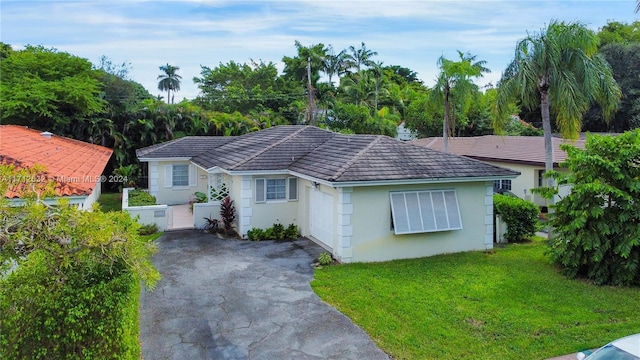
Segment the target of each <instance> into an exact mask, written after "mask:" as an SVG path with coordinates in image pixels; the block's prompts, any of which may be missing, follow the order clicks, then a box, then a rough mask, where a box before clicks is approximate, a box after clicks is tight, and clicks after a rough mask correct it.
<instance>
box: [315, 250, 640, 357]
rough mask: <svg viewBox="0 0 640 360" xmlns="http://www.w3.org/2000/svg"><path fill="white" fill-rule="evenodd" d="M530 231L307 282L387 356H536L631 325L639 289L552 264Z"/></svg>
mask: <svg viewBox="0 0 640 360" xmlns="http://www.w3.org/2000/svg"><path fill="white" fill-rule="evenodd" d="M545 249H546V244H545V243H544V242H543V241H542V240H540V239H539V240H537V241H534V242H532V243H526V244H513V245H508V246H507V247H505V248H500V249H496V250H495V251H494V252H492V253H488V252H487V253H485V252H467V253H459V254H449V255H441V256H434V257H429V258H422V259H413V260H399V261H391V262H384V263H369V264H345V265H337V266H329V267H324V268H322V269H317V270H316V273H315V278H314V280H313V281H312V283H311V286H312V288H313V289H314V291H315V292H316V293H317V294H318V295H319V296H320V297H321V298H322V299H323V300H324V301H326V302H327V303H329V304H331V305H333V306H335V307H336V308H337V309H338V310H340V311H341V312H342V313H344V314H346V315H347V316H349V317H350V318H351V319H352V320H353V321H354V322H355V323H357V324H358V325H359V326H360V327H362V328H363V329H364V330H365V331H366V332H367V333H368V334H369V335H370V336H371V338H372V339H373V340H374V341H375V342H376V343H377V344H378V345H379V346H380V347H381V348H382V349H383V350H384V351H386V352H387V353H388V354H390V355H391V356H392V357H393V358H394V359H544V358H549V357H553V356H558V355H563V354H566V353H571V352H576V351H580V350H583V349H587V348H595V347H599V346H602V345H603V344H604V343H606V342H608V341H610V340H613V339H616V338H618V337H622V336H625V335H629V334H633V333H637V332H638V331H639V329H640V316H638V309H640V288H637V287H636V288H616V287H599V286H595V285H592V284H590V283H588V282H586V281H583V280H569V279H567V278H565V277H564V276H563V275H561V274H560V273H559V272H558V269H557V268H556V267H555V266H554V265H553V264H551V263H550V261H549V260H548V258H547V256H545V254H544V252H545Z"/></svg>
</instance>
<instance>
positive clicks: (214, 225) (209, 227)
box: [203, 217, 220, 234]
mask: <svg viewBox="0 0 640 360" xmlns="http://www.w3.org/2000/svg"><path fill="white" fill-rule="evenodd" d="M203 219H204V221H205V224H204V229H205V230H206V231H208V232H210V233H212V234H215V233H217V232H219V231H220V220H218V219H212V218H208V217H205V218H203Z"/></svg>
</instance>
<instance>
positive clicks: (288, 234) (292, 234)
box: [284, 224, 300, 239]
mask: <svg viewBox="0 0 640 360" xmlns="http://www.w3.org/2000/svg"><path fill="white" fill-rule="evenodd" d="M298 235H300V232H299V231H298V225H296V224H289V226H288V227H287V229H286V230H285V231H284V238H285V239H295V238H297V237H298Z"/></svg>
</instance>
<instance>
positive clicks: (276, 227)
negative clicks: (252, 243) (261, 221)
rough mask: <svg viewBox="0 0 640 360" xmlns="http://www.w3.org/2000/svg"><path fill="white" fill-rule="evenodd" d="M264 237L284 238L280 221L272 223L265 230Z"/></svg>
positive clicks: (272, 238)
mask: <svg viewBox="0 0 640 360" xmlns="http://www.w3.org/2000/svg"><path fill="white" fill-rule="evenodd" d="M265 237H266V238H267V239H268V240H284V225H282V224H280V223H276V224H273V226H271V227H270V228H268V229H267V230H265Z"/></svg>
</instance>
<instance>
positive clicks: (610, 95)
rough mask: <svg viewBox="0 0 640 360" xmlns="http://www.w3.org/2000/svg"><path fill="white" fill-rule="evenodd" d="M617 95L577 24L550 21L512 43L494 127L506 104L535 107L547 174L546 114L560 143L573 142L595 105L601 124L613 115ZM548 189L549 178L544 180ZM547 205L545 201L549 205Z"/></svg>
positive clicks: (593, 42)
mask: <svg viewBox="0 0 640 360" xmlns="http://www.w3.org/2000/svg"><path fill="white" fill-rule="evenodd" d="M620 96H621V92H620V88H619V87H618V84H617V83H616V81H615V79H614V78H613V73H612V71H611V67H610V66H609V63H607V61H606V60H605V59H604V57H602V56H601V55H600V54H599V53H598V39H597V37H596V35H595V34H594V32H593V31H591V30H589V29H587V28H586V27H585V26H584V25H583V24H581V23H578V22H576V23H566V24H565V23H564V22H556V21H552V22H551V23H550V24H549V26H548V27H547V28H546V29H542V30H541V31H540V32H539V33H534V34H532V35H528V36H527V37H525V38H524V39H521V40H519V41H518V43H517V45H516V51H515V57H514V59H513V61H512V62H511V63H510V64H509V65H508V67H507V69H506V70H505V72H504V73H503V74H502V79H501V80H500V83H499V86H498V94H497V97H496V105H497V108H498V113H499V114H501V115H502V116H498V117H497V118H496V119H495V121H494V127H495V128H496V129H498V130H500V129H503V128H504V126H505V123H504V120H503V119H506V117H505V116H504V115H505V112H507V111H508V110H507V107H508V103H509V101H510V100H511V99H512V98H514V97H519V99H520V101H521V103H522V104H523V105H524V106H526V107H528V108H530V109H535V108H536V107H538V106H540V109H541V115H542V128H543V130H544V148H545V171H550V170H553V146H552V143H551V119H550V111H553V114H554V115H555V120H556V121H555V122H556V126H557V127H558V129H559V131H560V133H561V134H562V136H563V137H565V138H570V139H575V138H577V137H578V133H579V132H580V130H581V126H582V116H583V115H584V113H585V112H586V111H587V110H588V109H589V107H590V105H591V103H592V102H594V101H595V102H597V103H598V104H599V105H600V106H601V108H602V113H603V116H604V118H605V119H606V120H608V119H610V118H611V116H612V115H613V114H614V113H615V111H616V109H617V106H618V102H619V100H620ZM547 185H548V186H549V187H553V185H554V181H553V178H551V177H548V178H547ZM552 203H553V199H551V204H552Z"/></svg>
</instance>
